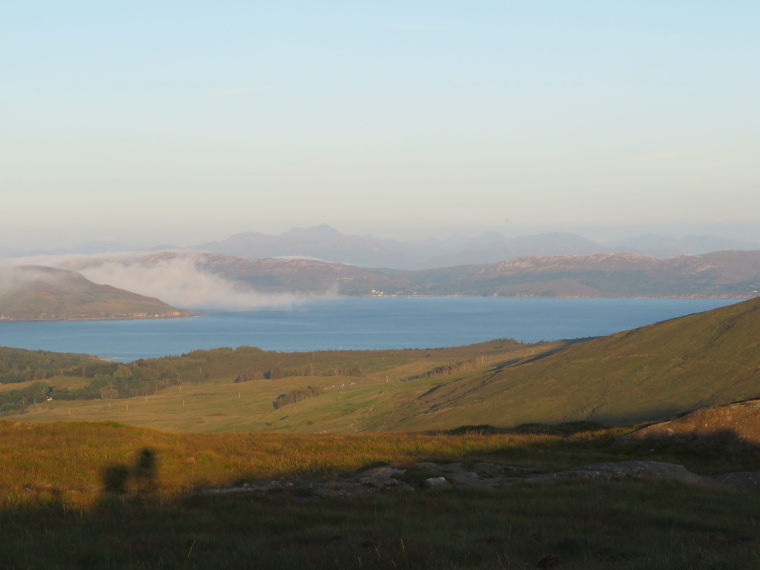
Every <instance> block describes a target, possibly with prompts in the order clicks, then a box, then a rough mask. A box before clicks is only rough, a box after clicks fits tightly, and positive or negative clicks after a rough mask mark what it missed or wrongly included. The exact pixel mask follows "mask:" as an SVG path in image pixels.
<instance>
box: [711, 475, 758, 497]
mask: <svg viewBox="0 0 760 570" xmlns="http://www.w3.org/2000/svg"><path fill="white" fill-rule="evenodd" d="M715 480H716V481H718V482H719V483H722V484H723V485H728V486H730V487H733V488H735V489H741V490H743V491H752V492H755V493H757V492H760V473H758V472H756V471H749V472H743V473H726V474H724V475H718V476H717V477H716V478H715Z"/></svg>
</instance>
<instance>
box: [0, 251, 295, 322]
mask: <svg viewBox="0 0 760 570" xmlns="http://www.w3.org/2000/svg"><path fill="white" fill-rule="evenodd" d="M14 264H15V265H22V264H23V265H29V264H36V265H46V266H50V267H60V268H65V269H73V270H74V271H77V272H79V273H81V274H82V275H84V276H85V277H86V278H87V279H89V280H90V281H92V282H94V283H97V284H99V285H111V286H113V287H117V288H119V289H125V290H127V291H131V292H133V293H139V294H140V295H145V296H148V297H155V298H157V299H159V300H161V301H163V302H165V303H169V304H170V305H173V306H175V307H178V308H182V309H195V310H198V309H216V310H225V311H250V310H256V309H264V308H276V309H289V308H293V307H294V306H296V305H299V304H301V303H303V302H305V301H306V300H307V298H306V297H303V296H299V295H295V294H290V293H281V294H264V293H259V292H256V291H251V290H250V289H246V288H244V286H243V285H240V284H236V283H233V282H231V281H227V280H225V279H223V278H222V277H219V276H217V275H212V274H210V273H207V272H204V271H203V270H201V269H200V268H199V267H198V266H197V264H196V260H195V259H193V258H192V257H191V256H178V257H167V258H165V259H158V260H156V259H153V260H151V261H150V263H147V262H146V261H145V258H144V257H142V256H140V255H135V254H119V255H109V258H108V259H103V258H102V257H100V256H97V255H92V256H87V255H67V256H44V257H34V258H25V259H16V260H14ZM2 283H3V281H2V280H0V286H2Z"/></svg>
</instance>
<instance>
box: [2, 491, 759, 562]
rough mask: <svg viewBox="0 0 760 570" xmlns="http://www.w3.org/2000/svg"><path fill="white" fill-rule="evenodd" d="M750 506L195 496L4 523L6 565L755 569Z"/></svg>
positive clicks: (614, 500) (692, 499)
mask: <svg viewBox="0 0 760 570" xmlns="http://www.w3.org/2000/svg"><path fill="white" fill-rule="evenodd" d="M758 507H760V502H759V501H758V500H757V498H756V497H751V498H748V497H744V496H740V495H738V494H737V495H731V496H728V497H726V496H725V495H724V494H718V493H711V492H705V491H697V490H695V489H691V488H687V487H683V486H680V485H676V484H666V483H657V484H646V485H644V484H632V483H617V484H612V483H606V484H590V483H579V484H572V485H563V486H551V487H541V488H535V487H533V486H530V487H528V486H515V487H512V488H509V489H506V490H503V491H497V492H492V493H483V492H480V493H476V492H449V493H436V492H430V491H419V492H416V493H410V494H405V495H402V496H399V495H378V496H375V497H371V498H365V499H361V500H330V501H326V500H317V499H299V498H297V497H293V496H288V495H278V494H270V495H255V494H245V495H234V496H219V497H208V496H206V497H203V496H196V497H190V498H184V499H182V500H178V501H173V502H170V503H151V502H144V501H142V502H141V501H132V502H130V501H108V500H103V501H102V502H100V503H99V504H98V505H97V506H96V507H95V508H93V509H91V510H88V511H82V510H76V509H74V510H72V509H67V508H65V506H63V505H62V504H60V503H57V502H50V503H48V504H44V505H38V506H36V507H34V508H32V507H30V506H27V507H23V508H16V509H10V510H5V511H3V512H2V513H1V514H0V521H1V523H2V528H3V541H2V543H0V567H2V568H61V569H67V568H98V569H101V568H102V569H106V568H363V567H370V568H452V569H453V568H489V569H490V568H535V567H536V564H537V563H538V561H539V560H540V559H541V558H542V557H543V556H544V555H546V554H555V555H557V556H559V557H560V558H559V561H558V564H557V567H559V568H568V569H569V568H576V569H591V570H593V569H603V568H604V569H607V568H631V569H633V568H637V569H639V568H640V569H644V568H647V569H649V568H693V569H703V568H704V569H707V568H726V569H728V568H732V569H736V568H748V569H749V568H757V567H758V565H760V555H759V554H758V546H757V540H758V530H759V529H758V524H757V512H758V510H757V509H758Z"/></svg>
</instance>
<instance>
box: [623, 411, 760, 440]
mask: <svg viewBox="0 0 760 570" xmlns="http://www.w3.org/2000/svg"><path fill="white" fill-rule="evenodd" d="M648 439H669V440H677V441H686V442H693V443H717V444H721V445H727V446H732V447H760V400H750V401H748V402H740V403H738V404H729V405H726V406H712V407H709V408H702V409H701V410H697V411H695V412H691V413H690V414H687V415H685V416H683V417H681V418H677V419H675V420H671V421H669V422H662V423H659V424H654V425H651V426H648V427H645V428H643V429H640V430H638V431H635V432H633V433H630V434H628V435H626V436H624V437H622V438H620V439H619V440H618V441H617V444H618V445H624V444H628V443H635V442H639V441H644V440H648Z"/></svg>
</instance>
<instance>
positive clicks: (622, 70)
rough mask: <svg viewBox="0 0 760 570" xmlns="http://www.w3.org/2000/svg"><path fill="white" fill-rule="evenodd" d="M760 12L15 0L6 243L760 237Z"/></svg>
mask: <svg viewBox="0 0 760 570" xmlns="http://www.w3.org/2000/svg"><path fill="white" fill-rule="evenodd" d="M758 21H760V4H758V3H757V2H754V1H752V2H750V1H746V2H741V1H727V2H722V3H714V2H699V1H698V2H694V1H689V2H686V1H669V2H653V1H644V2H635V3H634V2H629V3H611V2H580V1H578V2H573V1H571V2H559V1H549V2H542V3H527V2H509V1H505V2H486V1H482V0H474V1H471V2H396V1H391V2H383V3H369V2H355V1H354V2H347V1H344V2H319V3H317V2H305V1H287V0H285V1H283V2H277V3H274V2H267V3H265V2H214V3H211V2H192V1H190V2H188V1H185V2H175V1H167V2H161V3H158V2H142V1H135V2H129V3H127V2H122V3H98V2H24V3H21V2H17V3H12V4H10V5H7V6H4V7H3V9H2V15H1V16H0V64H1V65H2V83H3V87H2V89H0V102H1V103H2V108H3V128H2V132H0V155H1V156H2V159H1V164H0V187H1V188H2V194H3V223H2V225H1V226H0V247H17V248H30V247H61V246H73V245H75V244H77V243H80V242H84V241H96V240H103V239H115V240H118V241H120V242H123V243H136V244H146V245H151V244H156V243H169V244H175V245H189V244H194V243H200V242H204V241H210V240H219V239H224V238H226V237H229V236H230V235H232V234H234V233H239V232H245V231H258V232H262V233H282V232H284V231H286V230H288V229H289V228H291V227H294V226H300V227H309V226H314V225H318V224H322V223H327V224H329V225H331V226H333V227H335V228H337V229H339V230H341V231H343V232H346V233H358V234H365V233H371V234H374V235H377V236H379V237H404V238H412V237H430V236H433V237H445V236H447V235H450V234H454V233H470V234H475V233H479V232H483V231H496V232H500V233H504V234H507V235H509V234H516V233H530V232H536V231H551V230H562V231H572V230H574V229H578V228H587V229H589V232H591V233H593V232H594V231H595V232H596V236H602V235H604V234H605V232H608V233H610V234H611V233H612V232H613V230H614V232H617V234H618V237H624V236H623V234H625V232H626V231H627V230H626V228H630V233H635V232H636V231H643V230H641V229H645V228H656V229H657V230H658V231H667V230H668V229H671V230H672V233H684V232H690V233H716V232H717V233H722V234H723V235H726V236H729V237H739V238H741V237H744V238H750V239H760V236H757V234H755V235H750V234H752V229H753V228H760V191H759V190H760V184H759V182H760V168H758V157H760V139H759V137H758V133H760V111H759V110H758V105H757V101H758V100H760V88H759V87H760V74H758V73H757V62H758V60H760V58H759V56H760V34H757V22H758ZM592 230H593V231H592ZM732 232H733V235H731V234H732ZM587 234H588V232H587Z"/></svg>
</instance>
